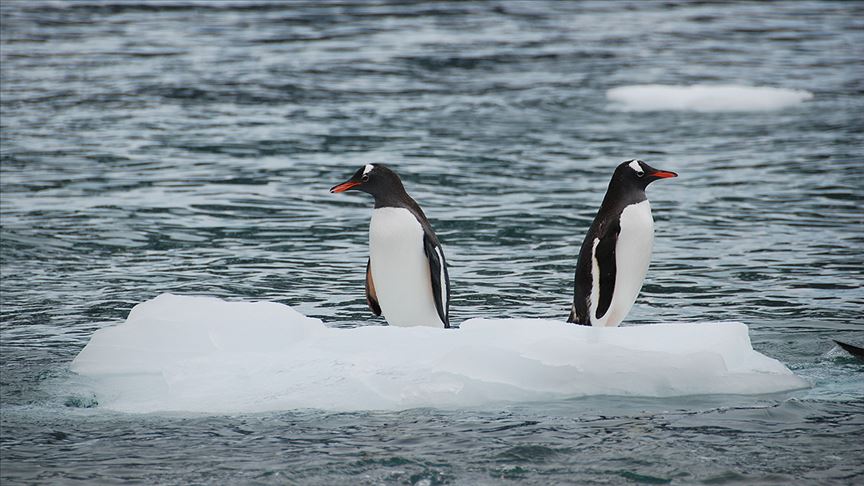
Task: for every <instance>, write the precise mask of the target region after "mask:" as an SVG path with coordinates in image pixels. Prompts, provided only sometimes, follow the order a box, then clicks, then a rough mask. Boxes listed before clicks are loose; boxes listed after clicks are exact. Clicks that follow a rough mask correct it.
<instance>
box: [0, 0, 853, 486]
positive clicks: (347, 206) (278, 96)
mask: <svg viewBox="0 0 864 486" xmlns="http://www.w3.org/2000/svg"><path fill="white" fill-rule="evenodd" d="M0 22H2V24H0V27H2V29H0V84H2V86H0V88H2V89H0V95H2V107H0V123H2V127H0V128H2V133H0V162H2V170H0V194H2V198H0V199H2V200H0V215H2V232H0V243H2V244H0V257H2V267H0V274H2V288H0V290H2V293H0V298H2V328H0V353H2V354H0V356H2V368H0V369H2V373H0V415H2V434H0V456H2V457H0V459H2V461H0V477H2V480H3V483H4V484H32V483H51V484H54V483H58V482H66V483H74V482H80V483H86V484H105V483H118V482H139V483H161V484H189V483H210V484H220V483H245V484H285V483H302V484H334V483H338V482H348V483H352V484H353V483H361V484H362V483H374V484H379V483H408V484H453V483H455V484H500V483H507V482H514V483H515V482H525V483H533V484H550V483H578V484H589V483H605V484H609V483H611V484H620V483H640V482H641V483H649V484H664V483H676V484H693V483H701V482H706V483H711V484H724V483H741V482H759V483H771V484H788V483H790V482H798V483H820V484H824V483H836V484H853V483H856V482H861V481H864V445H862V441H861V437H862V432H864V373H862V371H864V368H862V365H861V364H860V363H858V362H855V361H854V360H852V359H850V358H846V357H844V356H843V355H842V354H841V353H839V352H837V350H836V349H834V346H833V343H832V342H831V339H832V338H837V339H842V340H846V341H851V342H857V343H858V344H859V345H860V344H864V313H862V309H864V289H862V282H864V256H862V253H864V211H862V203H864V171H862V155H861V154H862V153H864V116H862V113H864V97H862V95H864V63H862V59H864V48H862V46H864V7H862V4H861V3H856V2H786V3H777V4H770V5H767V4H764V3H761V2H752V3H749V2H736V3H727V2H582V3H563V2H541V1H537V2H470V1H469V2H410V3H392V2H294V3H290V4H283V3H270V2H232V1H225V2H215V1H213V2H194V3H193V2H187V1H180V0H177V1H166V2H149V3H144V2H113V1H102V2H90V1H82V2H64V1H39V0H35V1H27V2H25V1H5V0H4V1H3V2H2V9H0ZM644 83H659V84H675V85H693V84H705V83H707V84H716V83H722V84H744V85H752V86H770V87H782V88H792V89H802V90H807V91H809V92H811V93H813V95H814V97H813V99H812V100H809V101H807V102H805V103H803V104H801V105H799V106H795V107H790V108H787V109H784V110H780V111H769V112H758V113H743V112H733V113H696V112H662V111H661V112H622V111H618V110H614V109H611V108H610V106H609V103H608V101H607V100H606V98H605V93H606V90H608V89H610V88H614V87H618V86H623V85H633V84H644ZM633 157H639V158H642V159H644V160H646V161H648V162H649V163H651V164H652V165H654V166H656V167H660V168H664V169H668V170H674V171H677V172H679V173H680V174H681V177H679V178H678V179H675V180H671V181H662V182H658V183H656V184H654V185H652V187H651V188H650V189H649V196H650V197H651V199H652V205H653V208H654V216H655V220H656V233H657V234H656V237H657V239H656V244H655V253H654V260H653V263H652V267H651V270H650V271H649V274H648V278H647V280H646V283H645V286H644V288H643V291H642V294H641V296H640V298H639V300H638V301H637V303H636V306H635V307H634V310H633V312H632V313H631V315H630V318H629V321H630V322H636V323H648V322H658V321H682V322H683V321H711V320H739V321H742V322H745V323H747V324H748V325H750V328H751V338H752V340H753V343H754V347H755V348H756V349H758V350H759V351H761V352H763V353H765V354H767V355H769V356H772V357H774V358H777V359H779V360H781V361H783V362H784V363H786V364H787V365H788V366H789V367H790V368H792V369H793V370H794V371H795V372H797V373H798V374H800V375H801V376H803V377H804V378H806V379H807V380H809V381H810V382H811V383H813V385H814V386H813V388H811V389H809V390H805V391H799V392H794V393H788V394H780V395H770V396H756V397H735V396H726V397H689V398H677V399H662V400H661V399H646V398H638V397H591V398H583V399H575V400H568V401H563V402H555V403H540V404H530V405H527V404H512V405H507V406H497V407H490V408H487V409H482V410H461V411H452V410H450V411H443V410H435V409H420V410H406V411H402V412H363V413H339V414H334V413H327V412H321V411H310V410H303V411H289V410H286V411H284V412H280V413H271V414H255V415H239V416H215V417H214V416H198V415H183V414H171V415H165V414H159V415H145V416H141V415H126V414H116V413H110V412H106V411H104V410H101V409H100V408H99V407H98V404H97V403H95V402H94V401H93V400H92V399H91V398H89V397H88V395H86V394H84V393H81V392H80V391H79V390H77V389H76V388H75V385H74V383H75V381H74V379H73V378H74V377H72V376H70V374H69V371H68V365H69V363H70V361H71V360H72V358H74V356H75V355H76V354H77V353H78V352H79V351H80V350H81V348H82V347H83V346H84V345H85V344H86V342H87V340H88V339H89V337H90V335H91V334H92V333H93V331H95V330H96V329H100V328H103V327H105V326H109V325H112V324H116V323H118V322H119V321H121V320H122V319H123V318H124V317H125V316H126V314H127V313H128V311H129V309H130V308H131V307H132V306H133V305H135V304H136V303H139V302H142V301H144V300H147V299H149V298H152V297H154V296H155V295H157V294H159V293H161V292H167V291H170V292H175V293H185V294H206V295H215V296H219V297H223V298H230V299H248V300H253V299H254V300H275V301H279V302H283V303H287V304H290V305H292V306H295V307H296V308H297V309H298V310H300V311H301V312H304V313H305V314H308V315H312V316H316V317H320V318H322V319H325V320H326V321H327V322H330V323H334V324H335V325H341V326H356V325H367V324H380V323H381V321H380V320H375V319H372V318H371V316H369V314H368V311H367V310H366V306H365V302H364V299H363V291H362V285H363V283H362V277H363V264H364V262H365V258H366V254H367V233H366V232H367V225H368V218H369V209H368V208H369V206H370V202H369V201H368V200H367V199H364V198H363V197H361V196H345V195H341V196H342V197H337V196H334V195H330V194H328V192H327V189H328V188H329V187H330V186H331V185H333V184H335V183H337V182H341V181H342V180H344V179H345V178H347V177H348V176H349V175H350V174H351V173H352V172H353V171H354V170H355V169H356V167H358V166H359V165H361V164H364V163H367V162H384V163H389V164H391V165H392V166H394V167H395V168H397V170H398V171H399V172H400V174H401V175H402V176H403V179H404V180H405V183H406V186H407V187H408V190H409V191H410V192H411V193H412V195H413V196H414V197H415V198H416V199H417V200H418V201H419V202H420V204H421V205H422V206H423V207H424V209H425V210H426V213H427V215H428V216H429V217H430V219H431V220H432V222H433V225H434V226H435V228H436V230H437V232H438V235H439V237H440V238H441V240H442V242H443V243H444V246H445V249H446V251H447V255H448V259H449V261H450V263H451V266H452V268H451V271H450V272H451V278H452V283H453V305H452V308H451V314H452V320H453V321H454V322H461V321H462V320H464V319H467V318H470V317H477V316H484V317H490V316H501V317H546V318H560V319H563V318H565V317H566V315H567V312H568V310H569V300H570V297H571V291H572V287H571V285H572V272H573V268H574V266H575V261H576V252H577V251H578V246H579V244H580V243H581V239H582V236H583V235H584V232H585V231H586V229H587V226H588V225H589V224H590V221H591V219H592V218H593V215H594V212H595V211H596V207H597V205H598V204H599V202H600V200H601V198H602V193H603V191H604V189H605V186H606V184H607V182H608V178H609V175H610V174H611V170H612V168H613V167H614V166H615V165H616V164H617V163H619V162H620V161H622V160H625V159H629V158H633Z"/></svg>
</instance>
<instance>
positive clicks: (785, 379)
mask: <svg viewBox="0 0 864 486" xmlns="http://www.w3.org/2000/svg"><path fill="white" fill-rule="evenodd" d="M72 370H73V371H74V372H76V373H78V374H79V375H81V377H82V381H83V383H86V386H87V387H92V392H93V393H94V394H95V396H96V399H97V400H98V402H99V406H101V407H104V408H107V409H111V410H118V411H124V412H159V411H189V412H205V413H237V412H258V411H272V410H287V409H297V408H318V409H326V410H373V409H382V410H393V409H407V408H413V407H444V408H450V407H465V406H482V405H486V404H496V403H501V402H525V401H535V400H556V399H565V398H571V397H580V396H586V395H630V396H649V397H668V396H680V395H696V394H763V393H773V392H779V391H785V390H791V389H797V388H802V387H806V386H807V383H806V382H804V381H803V380H802V379H800V378H798V377H797V376H795V375H794V374H793V373H792V372H790V371H789V370H788V369H787V368H786V367H785V366H784V365H783V364H781V363H780V362H779V361H777V360H775V359H772V358H769V357H766V356H764V355H762V354H760V353H758V352H756V351H754V350H753V349H752V347H751V345H750V338H749V335H748V328H747V326H746V325H744V324H741V323H734V322H726V323H719V322H715V323H686V324H683V323H682V324H655V325H643V326H624V327H618V328H603V329H601V328H590V327H585V326H576V325H572V324H566V323H564V322H560V321H553V320H541V319H470V320H468V321H465V322H464V323H462V325H461V328H460V329H443V328H442V329H435V328H426V327H414V328H401V327H387V326H365V327H357V328H351V329H339V328H330V327H327V326H326V325H325V324H324V323H323V322H322V321H320V320H319V319H314V318H310V317H306V316H304V315H302V314H300V313H298V312H297V311H295V310H293V309H292V308H290V307H288V306H286V305H282V304H278V303H272V302H257V303H251V302H226V301H223V300H220V299H216V298H212V297H188V296H178V295H172V294H163V295H160V296H158V297H157V298H155V299H153V300H150V301H147V302H144V303H142V304H139V305H137V306H135V308H133V309H132V311H131V312H130V314H129V317H128V318H127V319H126V321H125V322H124V323H122V324H119V325H117V326H113V327H108V328H105V329H101V330H99V331H97V332H96V333H95V334H94V335H93V336H92V338H91V340H90V342H89V343H88V344H87V346H86V347H85V348H84V349H83V350H82V351H81V353H80V354H79V355H78V356H77V357H76V358H75V360H74V361H73V363H72Z"/></svg>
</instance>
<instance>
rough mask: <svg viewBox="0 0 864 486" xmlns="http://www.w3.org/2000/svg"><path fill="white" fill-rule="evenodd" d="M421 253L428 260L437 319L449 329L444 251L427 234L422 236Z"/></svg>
mask: <svg viewBox="0 0 864 486" xmlns="http://www.w3.org/2000/svg"><path fill="white" fill-rule="evenodd" d="M423 251H424V252H425V253H426V259H427V260H429V274H430V276H431V277H432V296H433V297H434V299H435V308H436V309H437V310H438V317H440V318H441V322H443V323H444V327H445V328H449V327H450V311H449V309H450V275H449V274H448V273H447V262H446V261H445V260H444V251H443V250H442V249H441V245H440V244H438V243H437V242H435V241H433V238H430V237H429V233H425V232H424V234H423Z"/></svg>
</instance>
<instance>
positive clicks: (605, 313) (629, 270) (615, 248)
mask: <svg viewBox="0 0 864 486" xmlns="http://www.w3.org/2000/svg"><path fill="white" fill-rule="evenodd" d="M677 176H678V174H676V173H674V172H669V171H665V170H657V169H655V168H653V167H651V166H650V165H648V164H646V163H645V162H643V161H641V160H637V159H633V160H627V161H625V162H622V163H621V164H620V165H618V167H617V168H616V169H615V173H614V174H612V180H611V181H610V182H609V188H608V189H607V190H606V197H604V198H603V203H602V204H601V205H600V210H599V211H597V216H595V217H594V222H593V223H592V224H591V228H590V229H589V230H588V234H587V235H585V240H584V241H583V242H582V248H581V249H580V251H579V260H578V261H577V263H576V277H575V282H574V289H573V306H572V308H571V311H570V317H569V318H568V319H567V322H572V323H575V324H581V325H585V326H617V325H618V324H620V323H621V321H623V320H624V318H625V317H627V314H628V313H629V312H630V309H631V308H632V307H633V303H634V302H636V296H638V295H639V291H640V290H641V289H642V282H643V280H644V279H645V274H646V273H647V272H648V265H649V264H650V263H651V251H652V250H653V247H654V218H653V217H652V216H651V205H650V204H649V203H648V197H647V196H646V195H645V188H646V187H647V186H648V184H650V183H652V182H654V181H656V180H658V179H667V178H670V177H677Z"/></svg>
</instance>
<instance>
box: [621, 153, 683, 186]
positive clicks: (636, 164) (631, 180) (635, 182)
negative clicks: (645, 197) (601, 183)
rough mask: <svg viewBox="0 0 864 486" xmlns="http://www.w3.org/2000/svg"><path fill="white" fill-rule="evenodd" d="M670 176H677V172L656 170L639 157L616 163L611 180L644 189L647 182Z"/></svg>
mask: <svg viewBox="0 0 864 486" xmlns="http://www.w3.org/2000/svg"><path fill="white" fill-rule="evenodd" d="M670 177H678V174H676V173H674V172H670V171H668V170H657V169H655V168H654V167H651V166H650V165H648V164H646V163H645V162H643V161H641V160H639V159H632V160H626V161H624V162H621V164H619V165H618V167H617V168H616V169H615V174H614V175H613V176H612V180H613V182H616V183H617V184H620V185H623V186H635V187H638V188H641V189H642V190H645V188H646V187H648V184H651V183H652V182H654V181H656V180H657V179H668V178H670Z"/></svg>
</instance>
